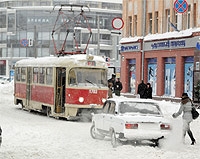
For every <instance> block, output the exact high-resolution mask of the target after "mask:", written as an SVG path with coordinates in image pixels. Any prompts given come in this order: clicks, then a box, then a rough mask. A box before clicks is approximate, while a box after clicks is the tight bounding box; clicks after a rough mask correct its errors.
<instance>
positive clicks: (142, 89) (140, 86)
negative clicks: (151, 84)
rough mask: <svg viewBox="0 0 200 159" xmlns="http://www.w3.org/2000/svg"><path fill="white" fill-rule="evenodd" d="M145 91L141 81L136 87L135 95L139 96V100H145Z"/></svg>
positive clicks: (145, 86) (144, 85) (145, 87)
mask: <svg viewBox="0 0 200 159" xmlns="http://www.w3.org/2000/svg"><path fill="white" fill-rule="evenodd" d="M146 89H147V85H146V84H145V83H144V81H143V80H142V81H141V83H140V84H139V85H138V90H137V93H138V94H139V95H140V98H146V93H145V92H146Z"/></svg>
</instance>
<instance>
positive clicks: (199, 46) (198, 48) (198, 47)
mask: <svg viewBox="0 0 200 159" xmlns="http://www.w3.org/2000/svg"><path fill="white" fill-rule="evenodd" d="M196 48H197V50H200V43H199V42H197V44H196Z"/></svg>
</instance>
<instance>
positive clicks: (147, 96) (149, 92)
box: [145, 83, 152, 99]
mask: <svg viewBox="0 0 200 159" xmlns="http://www.w3.org/2000/svg"><path fill="white" fill-rule="evenodd" d="M145 94H146V98H149V99H152V87H151V84H150V83H147V88H146V93H145Z"/></svg>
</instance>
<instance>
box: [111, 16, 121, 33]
mask: <svg viewBox="0 0 200 159" xmlns="http://www.w3.org/2000/svg"><path fill="white" fill-rule="evenodd" d="M123 26H124V21H123V19H122V18H119V17H116V18H114V19H113V20H112V27H113V28H114V29H116V30H120V29H121V28H123Z"/></svg>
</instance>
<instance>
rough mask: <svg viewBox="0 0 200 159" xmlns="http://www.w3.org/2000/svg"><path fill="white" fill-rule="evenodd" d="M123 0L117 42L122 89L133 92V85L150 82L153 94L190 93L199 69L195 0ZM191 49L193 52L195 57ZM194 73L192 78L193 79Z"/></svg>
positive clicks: (199, 34) (191, 93)
mask: <svg viewBox="0 0 200 159" xmlns="http://www.w3.org/2000/svg"><path fill="white" fill-rule="evenodd" d="M176 2H177V1H174V0H159V1H157V0H142V1H141V0H129V1H127V0H123V20H124V24H125V25H124V28H123V38H122V39H121V41H120V44H121V58H122V59H121V81H122V83H123V86H124V89H123V90H122V92H130V93H133V94H137V86H138V84H139V83H140V82H141V80H144V82H145V83H147V82H150V83H151V85H152V87H153V95H154V96H167V97H180V96H181V94H182V92H187V93H188V94H189V96H190V97H193V95H194V87H195V85H196V83H197V81H196V77H197V78H199V76H198V75H196V74H194V73H195V72H199V70H198V69H199V68H197V67H196V65H198V60H195V58H196V57H197V55H198V56H199V51H198V50H199V49H198V48H199V47H198V46H199V42H198V41H199V38H200V28H199V26H200V21H198V19H199V16H200V14H199V12H200V11H199V8H198V7H197V6H198V5H199V4H198V0H188V1H181V3H184V5H185V6H186V7H185V8H183V10H185V11H184V12H183V13H180V10H178V8H176V7H177V6H175V3H176ZM195 52H197V53H196V54H197V55H196V56H194V55H195ZM194 76H195V79H194Z"/></svg>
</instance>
